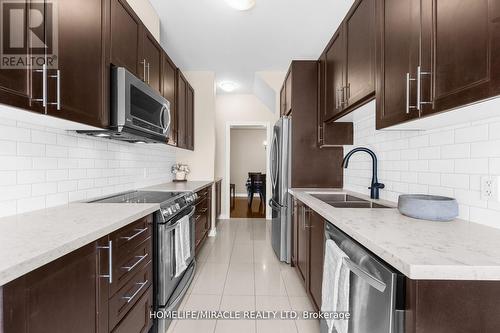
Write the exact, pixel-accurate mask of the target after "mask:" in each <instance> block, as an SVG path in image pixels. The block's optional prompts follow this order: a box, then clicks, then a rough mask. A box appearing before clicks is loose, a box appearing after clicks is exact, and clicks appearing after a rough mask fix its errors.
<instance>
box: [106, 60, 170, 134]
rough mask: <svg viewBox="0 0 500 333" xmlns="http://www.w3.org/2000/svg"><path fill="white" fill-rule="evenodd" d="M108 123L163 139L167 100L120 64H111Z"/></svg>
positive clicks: (168, 103) (165, 126) (167, 120)
mask: <svg viewBox="0 0 500 333" xmlns="http://www.w3.org/2000/svg"><path fill="white" fill-rule="evenodd" d="M112 76H113V95H112V101H113V112H112V119H111V120H112V125H113V126H115V127H117V129H118V130H119V131H121V130H123V129H124V128H125V129H126V130H129V129H132V130H135V131H138V132H142V133H147V134H149V135H148V136H153V137H155V138H156V139H158V140H160V141H163V139H165V138H166V137H167V135H168V132H169V128H170V123H171V117H170V102H169V101H167V100H166V99H165V98H164V97H163V96H161V95H160V93H158V92H156V91H155V90H154V89H153V88H151V87H150V86H148V85H147V84H146V83H144V82H143V81H142V80H141V79H139V78H137V77H136V76H134V75H133V74H132V73H130V72H129V71H128V70H126V69H125V68H123V67H114V68H113V71H112Z"/></svg>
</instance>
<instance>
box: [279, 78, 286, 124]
mask: <svg viewBox="0 0 500 333" xmlns="http://www.w3.org/2000/svg"><path fill="white" fill-rule="evenodd" d="M285 82H286V81H285ZM285 109H286V87H285V84H283V87H281V91H280V115H282V116H284V115H285V113H286V112H285Z"/></svg>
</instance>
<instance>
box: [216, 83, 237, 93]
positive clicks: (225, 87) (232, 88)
mask: <svg viewBox="0 0 500 333" xmlns="http://www.w3.org/2000/svg"><path fill="white" fill-rule="evenodd" d="M219 87H220V88H221V89H222V90H224V91H225V92H233V91H235V90H236V89H237V88H238V85H237V84H236V83H234V82H231V81H222V82H221V83H219Z"/></svg>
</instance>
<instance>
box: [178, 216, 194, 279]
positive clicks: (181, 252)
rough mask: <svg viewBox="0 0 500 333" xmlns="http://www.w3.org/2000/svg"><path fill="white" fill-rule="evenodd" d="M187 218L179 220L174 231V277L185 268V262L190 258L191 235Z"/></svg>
mask: <svg viewBox="0 0 500 333" xmlns="http://www.w3.org/2000/svg"><path fill="white" fill-rule="evenodd" d="M189 223H190V221H189V216H184V217H183V218H181V219H180V221H179V224H178V225H177V226H176V227H175V229H174V243H175V277H178V276H180V275H181V274H182V272H184V270H185V269H186V268H187V263H186V261H187V260H188V259H189V257H191V246H190V245H191V233H190V230H189Z"/></svg>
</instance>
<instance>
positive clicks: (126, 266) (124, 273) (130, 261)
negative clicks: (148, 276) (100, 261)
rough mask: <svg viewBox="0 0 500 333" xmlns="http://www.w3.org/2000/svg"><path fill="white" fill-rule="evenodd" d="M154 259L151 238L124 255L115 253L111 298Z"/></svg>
mask: <svg viewBox="0 0 500 333" xmlns="http://www.w3.org/2000/svg"><path fill="white" fill-rule="evenodd" d="M152 258H153V242H152V239H151V237H150V238H147V239H146V240H144V241H143V242H142V243H141V244H139V245H138V246H137V247H136V248H135V249H133V250H131V251H127V253H126V254H124V255H119V254H115V253H113V283H111V286H110V291H109V294H110V296H111V295H114V294H115V293H116V292H117V291H118V290H119V289H120V288H121V287H123V286H124V285H125V284H126V283H127V281H128V280H129V279H130V278H131V277H132V276H133V275H134V274H135V273H137V272H138V271H140V270H141V269H143V268H144V267H145V266H146V265H147V264H148V263H149V262H150V261H151V260H152Z"/></svg>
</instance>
